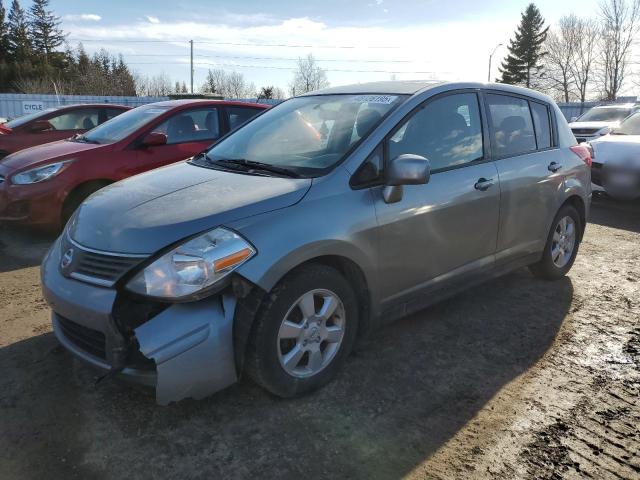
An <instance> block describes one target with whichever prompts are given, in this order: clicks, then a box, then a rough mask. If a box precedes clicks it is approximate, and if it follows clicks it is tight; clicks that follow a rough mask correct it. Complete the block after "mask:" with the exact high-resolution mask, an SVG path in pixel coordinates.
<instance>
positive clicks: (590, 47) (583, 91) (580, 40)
mask: <svg viewBox="0 0 640 480" xmlns="http://www.w3.org/2000/svg"><path fill="white" fill-rule="evenodd" d="M600 33H601V32H600V28H599V26H598V23H597V22H596V21H595V20H593V19H590V18H579V19H577V22H576V24H575V35H574V36H573V38H574V42H575V46H574V49H573V61H572V62H571V65H570V66H569V68H570V69H571V77H572V80H573V83H574V85H575V88H576V93H577V95H578V98H579V99H580V103H584V102H585V101H586V100H587V93H588V91H589V87H590V86H591V83H592V81H593V73H594V68H595V61H596V58H597V56H598V45H599V44H600Z"/></svg>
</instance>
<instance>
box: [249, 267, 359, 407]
mask: <svg viewBox="0 0 640 480" xmlns="http://www.w3.org/2000/svg"><path fill="white" fill-rule="evenodd" d="M357 327H358V307H357V300H356V295H355V294H354V292H353V289H352V288H351V285H349V283H348V282H347V280H346V279H345V278H344V277H343V276H342V275H341V274H340V273H339V272H338V271H337V270H335V269H334V268H331V267H328V266H325V265H309V266H305V267H302V268H300V269H298V270H296V271H294V272H293V273H291V274H290V275H288V276H287V277H285V279H284V280H282V281H281V282H280V283H279V284H278V285H277V286H276V287H275V288H274V289H273V291H272V292H271V293H270V294H269V295H268V296H267V299H266V300H265V303H264V304H263V306H262V308H261V309H260V312H259V314H258V318H256V323H255V325H254V328H253V331H252V334H251V338H250V342H249V346H248V352H247V363H246V368H247V373H248V374H249V375H250V376H251V377H252V378H253V380H254V381H255V382H256V383H258V384H259V385H261V386H263V387H264V388H266V389H267V390H269V391H270V392H272V393H274V394H276V395H278V396H281V397H293V396H296V395H299V394H303V393H307V392H310V391H312V390H315V389H317V388H319V387H321V386H323V385H324V384H326V383H327V382H329V381H330V380H331V379H332V378H333V377H334V376H335V375H336V374H337V372H338V371H339V370H340V368H341V367H342V365H343V364H344V362H345V360H346V358H347V356H348V355H349V353H350V351H351V349H352V347H353V343H354V340H355V337H356V331H357Z"/></svg>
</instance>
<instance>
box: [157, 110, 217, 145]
mask: <svg viewBox="0 0 640 480" xmlns="http://www.w3.org/2000/svg"><path fill="white" fill-rule="evenodd" d="M153 131H154V132H160V133H164V134H165V135H166V136H167V145H172V144H176V143H188V142H203V141H208V140H216V139H217V138H218V137H219V136H220V122H219V118H218V109H217V108H216V107H207V108H198V109H195V110H187V111H182V112H179V113H177V114H175V115H173V116H172V117H170V118H169V120H167V121H166V122H164V123H162V124H161V125H159V126H157V127H156V128H154V129H153Z"/></svg>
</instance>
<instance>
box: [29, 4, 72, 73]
mask: <svg viewBox="0 0 640 480" xmlns="http://www.w3.org/2000/svg"><path fill="white" fill-rule="evenodd" d="M48 6H49V0H33V5H32V6H31V10H30V14H29V26H30V32H31V36H32V39H33V48H34V50H35V52H36V53H37V54H39V55H42V57H43V58H44V61H45V63H49V61H50V60H51V55H52V54H53V52H54V51H55V49H56V48H58V47H59V46H60V45H62V43H63V42H64V37H65V35H64V33H63V32H62V29H61V28H60V18H59V17H56V16H55V15H54V14H53V12H52V11H51V10H47V7H48Z"/></svg>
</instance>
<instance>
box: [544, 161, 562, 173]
mask: <svg viewBox="0 0 640 480" xmlns="http://www.w3.org/2000/svg"><path fill="white" fill-rule="evenodd" d="M561 168H562V165H560V164H559V163H558V162H551V163H550V164H549V166H548V167H547V169H549V171H550V172H554V173H555V172H557V171H558V170H560V169H561Z"/></svg>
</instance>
